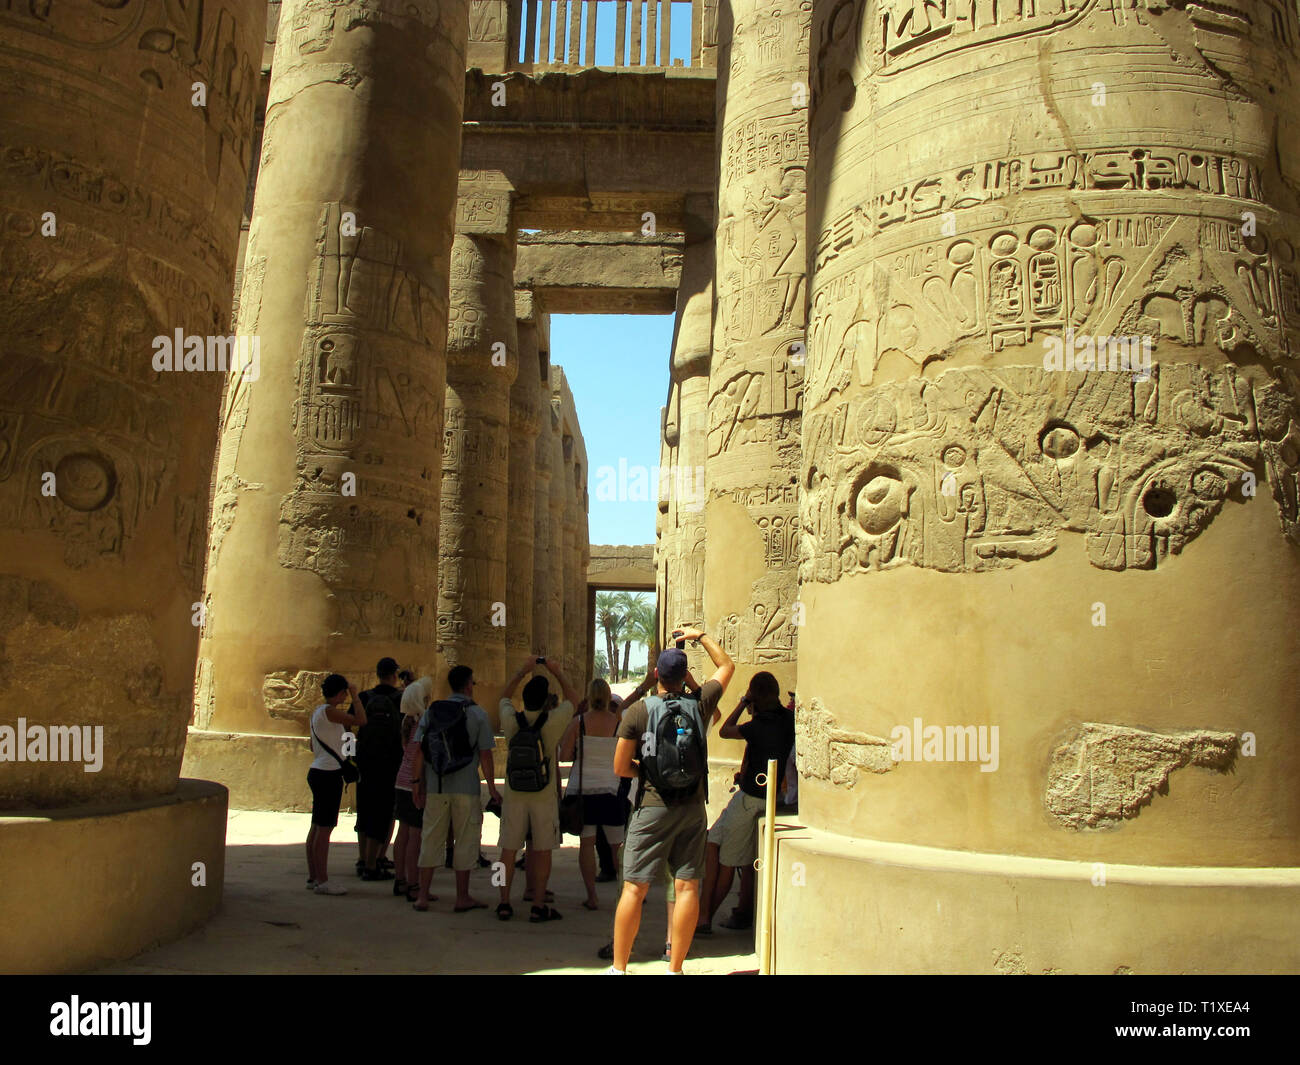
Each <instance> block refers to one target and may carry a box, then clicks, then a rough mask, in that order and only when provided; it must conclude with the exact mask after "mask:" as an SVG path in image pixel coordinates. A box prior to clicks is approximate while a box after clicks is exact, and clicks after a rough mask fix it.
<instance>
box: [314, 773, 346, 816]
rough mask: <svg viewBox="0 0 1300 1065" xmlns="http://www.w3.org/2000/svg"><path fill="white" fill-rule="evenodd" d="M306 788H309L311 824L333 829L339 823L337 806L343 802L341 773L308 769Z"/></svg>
mask: <svg viewBox="0 0 1300 1065" xmlns="http://www.w3.org/2000/svg"><path fill="white" fill-rule="evenodd" d="M307 786H308V787H309V788H311V823H312V824H313V825H319V826H320V827H321V828H333V827H334V826H335V825H337V824H338V823H339V806H340V805H341V804H342V802H343V771H342V770H341V769H309V770H307Z"/></svg>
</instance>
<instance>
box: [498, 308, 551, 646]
mask: <svg viewBox="0 0 1300 1065" xmlns="http://www.w3.org/2000/svg"><path fill="white" fill-rule="evenodd" d="M516 326H517V330H518V336H519V372H518V374H517V375H516V376H515V382H514V384H513V385H512V386H511V389H510V474H509V492H508V503H507V507H506V515H507V518H506V649H507V651H508V653H509V656H510V658H511V659H512V660H513V659H514V658H517V657H519V656H522V655H526V654H527V653H528V652H529V651H530V650H532V649H533V648H534V647H535V646H536V641H535V640H534V638H533V572H534V567H533V552H534V551H535V549H536V548H535V545H534V539H533V538H534V535H535V524H534V518H535V514H534V512H533V507H534V504H535V502H536V499H537V495H536V493H537V478H536V466H537V458H536V451H537V432H538V429H539V428H540V427H541V424H542V413H543V410H542V408H543V398H544V397H543V394H542V380H541V373H540V370H539V369H538V366H539V362H538V359H539V353H540V347H539V342H538V335H537V326H536V325H535V324H533V323H531V322H525V321H522V320H517V321H516ZM546 405H547V406H549V404H546ZM543 505H545V501H543Z"/></svg>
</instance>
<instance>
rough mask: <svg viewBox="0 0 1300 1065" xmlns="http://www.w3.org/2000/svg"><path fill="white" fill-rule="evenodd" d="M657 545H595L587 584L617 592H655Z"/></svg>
mask: <svg viewBox="0 0 1300 1065" xmlns="http://www.w3.org/2000/svg"><path fill="white" fill-rule="evenodd" d="M654 550H655V549H654V544H636V545H633V546H628V545H627V544H592V545H591V561H590V562H588V563H587V585H588V586H589V587H592V588H601V589H606V588H609V589H613V590H615V591H632V592H653V591H654V590H655V564H654Z"/></svg>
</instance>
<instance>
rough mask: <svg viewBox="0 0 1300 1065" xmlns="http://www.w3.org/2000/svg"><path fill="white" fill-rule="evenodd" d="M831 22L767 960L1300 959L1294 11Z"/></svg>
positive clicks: (864, 966)
mask: <svg viewBox="0 0 1300 1065" xmlns="http://www.w3.org/2000/svg"><path fill="white" fill-rule="evenodd" d="M816 8H817V26H816V28H815V32H814V34H813V40H814V41H818V42H822V44H821V46H820V48H819V52H818V55H817V57H816V66H815V69H814V85H813V91H814V101H815V112H814V118H813V125H812V152H813V162H812V166H813V170H812V175H813V176H812V180H811V182H810V186H809V188H810V204H809V212H810V213H809V232H810V234H814V235H816V236H815V239H816V247H815V265H814V273H813V278H812V284H811V292H812V303H811V319H812V320H811V327H810V344H809V360H810V361H809V366H808V379H807V393H806V396H805V401H806V407H805V419H804V425H803V444H804V448H803V469H802V473H801V478H802V488H803V493H804V494H803V499H802V514H801V522H802V552H801V562H800V578H801V586H802V587H801V598H802V600H803V602H804V603H805V606H806V608H807V625H806V627H805V628H804V630H803V632H802V633H801V634H800V640H799V648H800V662H799V701H800V710H799V718H798V720H799V752H800V766H801V777H802V780H801V787H800V819H801V821H803V823H804V824H806V825H807V826H809V830H810V835H809V837H808V840H807V841H806V842H805V841H800V842H799V843H796V844H793V845H792V846H791V847H790V848H789V849H785V848H783V849H782V857H781V862H780V864H781V870H780V871H779V872H778V873H777V876H778V878H780V877H782V876H784V875H786V873H787V872H788V871H789V868H790V866H789V863H790V862H791V861H803V862H805V868H804V872H805V874H806V877H807V881H806V882H807V883H809V884H812V883H813V882H814V880H815V878H825V877H827V876H830V875H833V876H834V878H835V884H836V887H835V892H836V894H841V893H842V894H844V895H845V896H846V897H852V898H855V899H867V900H870V901H869V903H868V908H869V910H870V911H871V912H869V913H867V914H865V915H864V916H863V920H864V922H865V924H867V925H870V926H871V927H876V928H885V929H890V928H893V929H898V928H900V927H902V926H903V925H905V926H906V931H905V932H902V933H890V934H887V935H884V936H876V935H872V936H866V937H862V938H860V939H850V940H848V941H846V940H845V939H844V938H843V935H842V932H843V925H842V923H841V922H839V921H837V920H836V919H835V918H834V917H831V916H830V911H829V910H827V911H824V912H823V913H822V914H820V915H819V914H818V913H816V912H815V911H816V910H817V909H818V908H819V906H822V905H823V903H824V898H825V896H824V895H823V896H822V897H821V898H820V899H819V897H818V896H817V895H814V896H813V897H812V898H809V899H799V898H787V899H786V902H787V904H788V905H787V907H786V908H785V909H784V910H783V912H782V913H781V914H780V915H779V917H778V920H777V922H776V927H777V928H778V929H782V930H784V932H785V933H786V942H785V944H784V945H783V946H782V947H780V948H779V950H778V957H779V958H780V962H779V967H780V968H782V969H786V968H788V969H790V970H792V971H803V970H805V969H806V968H807V967H809V966H813V965H815V966H816V967H817V968H818V969H819V970H830V971H863V970H869V969H875V968H877V967H882V968H888V969H890V970H897V969H902V970H906V971H914V972H935V971H962V972H987V971H990V970H992V969H994V968H1003V969H1004V970H1007V971H1021V972H1056V971H1062V970H1063V971H1068V972H1092V973H1097V972H1117V971H1124V972H1126V971H1135V972H1151V971H1165V972H1170V971H1196V970H1200V969H1205V968H1211V967H1212V968H1214V969H1215V970H1216V971H1226V972H1240V971H1247V970H1249V971H1283V970H1286V971H1293V970H1294V969H1295V967H1296V965H1297V964H1298V963H1300V954H1297V947H1296V944H1297V942H1300V934H1298V933H1300V919H1298V918H1297V914H1298V913H1300V909H1297V902H1300V869H1297V868H1296V866H1297V864H1300V793H1298V792H1297V789H1296V786H1295V780H1296V777H1297V771H1298V770H1300V752H1297V749H1296V747H1295V745H1294V744H1292V743H1279V744H1271V743H1266V742H1264V740H1263V737H1264V736H1281V735H1287V734H1289V733H1290V731H1291V730H1292V728H1293V727H1294V722H1295V720H1296V714H1297V711H1298V710H1300V655H1298V654H1297V650H1300V647H1298V646H1297V644H1298V639H1297V633H1300V627H1298V626H1297V623H1298V622H1300V552H1298V551H1297V547H1298V546H1300V515H1298V514H1297V486H1298V485H1300V478H1298V474H1300V469H1298V464H1300V447H1298V446H1297V445H1300V422H1298V421H1297V417H1296V413H1295V412H1296V380H1295V376H1294V370H1293V368H1292V360H1293V359H1294V357H1295V354H1296V352H1297V350H1300V274H1298V269H1297V265H1298V264H1297V252H1298V250H1300V224H1298V218H1297V208H1298V207H1300V200H1298V193H1300V141H1297V139H1296V137H1295V132H1294V131H1295V122H1294V117H1293V116H1292V114H1291V112H1290V111H1289V110H1288V108H1292V107H1293V105H1292V104H1291V103H1290V102H1288V101H1287V100H1286V97H1285V93H1284V91H1283V90H1282V89H1281V86H1284V85H1286V86H1294V85H1296V84H1297V83H1298V79H1300V62H1298V60H1297V52H1296V41H1297V40H1298V39H1300V23H1298V22H1297V18H1296V11H1295V7H1294V5H1282V4H1260V5H1257V10H1258V13H1260V14H1261V15H1262V16H1263V17H1260V18H1254V17H1251V18H1246V17H1245V16H1244V15H1240V14H1236V15H1234V14H1228V13H1223V14H1216V15H1215V16H1214V17H1212V18H1210V17H1204V16H1202V15H1201V14H1200V13H1199V11H1193V10H1192V9H1191V8H1187V9H1186V10H1184V9H1182V8H1179V7H1174V6H1168V5H1166V4H1164V3H1160V2H1150V3H1144V4H1140V5H1137V6H1136V7H1132V6H1130V7H1126V8H1124V9H1123V10H1121V9H1120V8H1118V7H1116V8H1115V9H1113V10H1109V9H1108V10H1106V11H1105V12H1104V13H1103V12H1102V11H1101V10H1098V9H1093V8H1091V7H1090V6H1088V5H1086V4H1084V3H1081V2H1074V0H1070V2H1067V3H1065V4H1058V5H1055V6H1054V7H1050V8H1049V7H1048V6H1046V5H1040V6H1039V7H1038V8H1037V9H1036V11H1031V10H1030V9H1029V8H1025V9H1023V11H1022V12H1018V13H1017V14H1015V15H1006V14H1004V13H1002V12H1001V11H999V12H998V13H996V14H993V13H992V12H991V11H990V12H986V13H985V15H984V17H983V18H981V19H979V20H975V21H969V22H967V21H962V22H958V21H956V20H957V19H958V18H962V19H963V20H964V18H965V16H963V15H961V13H960V12H961V9H959V8H953V9H950V10H949V13H948V15H946V16H945V15H937V16H935V18H934V19H932V21H931V22H930V23H929V27H930V28H931V29H932V30H935V31H938V30H940V29H944V30H948V29H951V31H952V32H951V34H950V35H949V34H947V33H939V32H934V33H930V34H927V35H921V34H918V33H917V29H916V23H915V20H913V21H912V22H911V23H905V24H903V25H902V26H900V25H899V24H898V22H897V21H896V12H895V11H894V10H893V9H886V8H884V7H879V8H868V9H867V14H866V16H865V17H866V23H865V24H864V25H863V26H862V27H861V28H859V27H855V26H853V25H851V19H842V18H841V17H840V16H839V12H840V9H839V8H837V7H836V5H835V4H833V3H831V2H826V3H822V2H821V0H817V3H816ZM1216 10H1218V9H1216ZM1252 10H1254V9H1252ZM1224 11H1225V12H1226V11H1227V9H1224ZM1265 11H1267V14H1266V15H1265V14H1264V12H1265ZM990 15H992V17H990ZM885 634H888V636H889V640H890V646H892V647H894V648H904V649H906V651H905V653H901V654H889V653H885V654H880V653H878V652H879V651H881V650H885V649H886V648H884V647H883V646H882V644H881V641H880V639H879V637H881V636H884V635H885ZM1256 737H1258V738H1259V740H1258V744H1259V745H1258V747H1257V748H1256V746H1255V743H1256ZM841 844H844V846H843V847H841ZM918 845H922V847H923V848H924V849H921V847H918ZM941 851H942V852H946V853H940V852H941ZM813 852H816V853H817V854H819V855H822V856H824V857H820V858H818V857H814V856H813ZM832 854H834V855H835V857H834V858H830V857H829V856H830V855H832ZM936 855H938V856H937V857H936ZM805 859H806V861H805ZM1211 867H1212V868H1211ZM936 870H941V872H936ZM793 894H794V895H798V894H799V893H798V892H795V893H793ZM1209 926H1212V927H1213V928H1214V929H1215V935H1214V936H1212V937H1207V936H1206V935H1205V934H1204V929H1205V928H1206V927H1209ZM1152 928H1160V929H1161V930H1162V932H1161V935H1159V936H1158V937H1153V936H1151V935H1150V934H1149V932H1150V929H1152ZM1244 942H1250V943H1254V944H1257V945H1258V946H1257V948H1256V949H1252V950H1251V951H1249V952H1247V953H1239V952H1234V951H1231V950H1225V949H1224V944H1225V943H1244ZM918 944H921V946H920V949H917V945H918ZM1012 946H1014V950H1011V947H1012Z"/></svg>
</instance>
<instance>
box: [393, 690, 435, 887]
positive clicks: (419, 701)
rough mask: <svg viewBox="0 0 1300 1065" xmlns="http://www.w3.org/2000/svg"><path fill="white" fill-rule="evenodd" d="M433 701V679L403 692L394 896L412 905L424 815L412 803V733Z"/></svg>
mask: <svg viewBox="0 0 1300 1065" xmlns="http://www.w3.org/2000/svg"><path fill="white" fill-rule="evenodd" d="M432 698H433V678H432V677H421V678H420V679H419V680H417V681H412V682H411V683H410V684H408V685H407V686H406V687H405V689H403V691H402V765H401V768H399V769H398V771H397V782H396V784H395V785H394V787H395V788H396V796H397V801H396V803H395V805H394V807H393V817H394V818H395V819H396V821H397V823H398V825H399V827H398V829H397V839H396V841H395V842H394V843H393V857H394V858H395V859H397V860H396V862H395V863H394V864H395V867H396V875H397V880H396V881H395V882H394V884H393V894H394V895H396V896H398V897H399V898H406V899H409V900H410V901H412V902H414V901H415V898H416V895H417V894H418V893H419V887H420V873H419V869H418V868H417V865H416V862H417V860H418V859H419V857H420V833H421V830H422V829H423V828H424V811H422V810H419V809H416V806H415V803H414V802H412V801H411V789H412V787H414V785H415V756H416V753H417V752H418V751H419V749H420V743H419V741H418V740H417V739H416V738H415V733H416V729H417V728H418V727H419V724H420V719H421V718H423V717H424V712H425V710H426V709H428V706H429V700H430V699H432Z"/></svg>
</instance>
